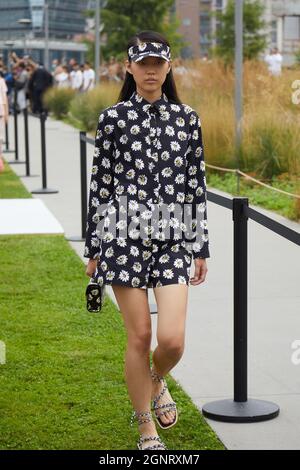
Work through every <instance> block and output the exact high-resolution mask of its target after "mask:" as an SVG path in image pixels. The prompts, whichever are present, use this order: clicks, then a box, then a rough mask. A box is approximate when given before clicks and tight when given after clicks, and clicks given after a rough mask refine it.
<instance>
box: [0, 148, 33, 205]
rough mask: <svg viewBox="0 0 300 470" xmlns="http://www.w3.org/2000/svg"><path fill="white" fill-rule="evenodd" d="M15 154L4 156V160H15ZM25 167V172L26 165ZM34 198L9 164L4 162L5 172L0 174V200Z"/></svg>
mask: <svg viewBox="0 0 300 470" xmlns="http://www.w3.org/2000/svg"><path fill="white" fill-rule="evenodd" d="M12 155H13V154H10V156H8V154H5V155H4V158H5V159H7V160H8V161H10V160H13V157H12ZM23 167H24V171H25V165H23V166H22V168H23ZM28 197H32V194H31V193H29V192H28V191H27V189H26V188H25V186H24V185H23V183H22V182H21V181H20V178H19V177H18V176H17V175H16V173H15V172H14V171H13V170H12V169H11V168H10V166H9V165H8V163H7V162H6V161H5V160H4V171H3V173H0V198H1V199H10V198H13V199H14V198H16V199H17V198H28Z"/></svg>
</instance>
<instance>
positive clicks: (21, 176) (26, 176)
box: [18, 175, 41, 178]
mask: <svg viewBox="0 0 300 470" xmlns="http://www.w3.org/2000/svg"><path fill="white" fill-rule="evenodd" d="M18 176H20V178H31V177H32V176H34V177H35V176H41V175H18Z"/></svg>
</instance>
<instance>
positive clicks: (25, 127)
mask: <svg viewBox="0 0 300 470" xmlns="http://www.w3.org/2000/svg"><path fill="white" fill-rule="evenodd" d="M23 114H24V134H25V162H26V176H30V162H29V136H28V111H27V108H24V109H23Z"/></svg>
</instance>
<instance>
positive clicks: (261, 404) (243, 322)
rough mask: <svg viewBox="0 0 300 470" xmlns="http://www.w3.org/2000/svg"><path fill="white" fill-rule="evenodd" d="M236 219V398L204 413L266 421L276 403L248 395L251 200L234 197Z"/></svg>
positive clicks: (213, 404) (220, 418) (240, 420)
mask: <svg viewBox="0 0 300 470" xmlns="http://www.w3.org/2000/svg"><path fill="white" fill-rule="evenodd" d="M232 202H233V213H232V216H233V222H234V240H233V251H234V254H233V256H234V260H233V265H234V293H233V296H234V399H233V400H231V399H227V400H218V401H213V402H210V403H206V404H205V405H204V406H203V408H202V413H203V415H204V416H206V417H207V418H210V419H214V420H216V421H227V422H236V423H246V422H254V421H266V420H268V419H272V418H275V417H276V416H278V414H279V406H278V405H277V404H276V403H273V402H270V401H265V400H255V399H249V400H248V397H247V302H248V293H247V274H248V266H247V264H248V263H247V248H248V245H247V241H248V240H247V228H248V227H247V223H248V199H247V198H242V197H241V198H234V199H233V201H232Z"/></svg>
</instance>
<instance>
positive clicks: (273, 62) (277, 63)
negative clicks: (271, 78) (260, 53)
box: [265, 47, 282, 76]
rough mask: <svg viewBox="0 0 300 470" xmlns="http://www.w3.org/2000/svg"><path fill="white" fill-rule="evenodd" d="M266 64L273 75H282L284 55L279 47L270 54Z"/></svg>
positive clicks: (267, 56) (266, 57) (266, 58)
mask: <svg viewBox="0 0 300 470" xmlns="http://www.w3.org/2000/svg"><path fill="white" fill-rule="evenodd" d="M265 62H266V63H267V65H268V70H269V72H270V73H271V74H272V75H277V76H278V75H281V66H282V55H281V54H280V52H279V50H278V48H277V47H274V49H272V50H271V53H270V54H267V55H266V56H265Z"/></svg>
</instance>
